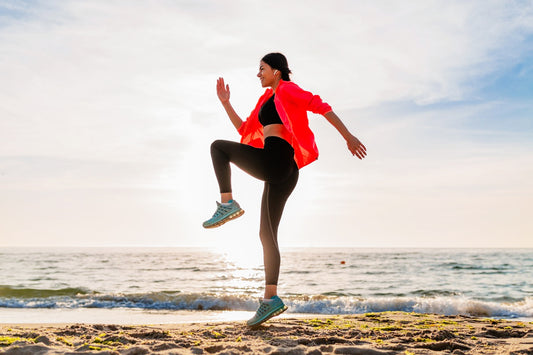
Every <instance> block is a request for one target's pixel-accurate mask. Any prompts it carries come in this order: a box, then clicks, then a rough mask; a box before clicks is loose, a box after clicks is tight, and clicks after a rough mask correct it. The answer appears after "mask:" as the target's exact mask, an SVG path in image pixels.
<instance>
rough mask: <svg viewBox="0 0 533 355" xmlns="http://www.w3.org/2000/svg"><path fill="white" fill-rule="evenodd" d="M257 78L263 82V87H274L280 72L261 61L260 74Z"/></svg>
mask: <svg viewBox="0 0 533 355" xmlns="http://www.w3.org/2000/svg"><path fill="white" fill-rule="evenodd" d="M257 77H258V78H259V80H261V86H262V87H264V88H265V87H268V86H273V85H274V84H275V83H276V81H277V78H278V77H279V71H278V70H276V69H272V67H271V66H270V65H268V64H267V63H265V62H263V61H261V62H259V73H257Z"/></svg>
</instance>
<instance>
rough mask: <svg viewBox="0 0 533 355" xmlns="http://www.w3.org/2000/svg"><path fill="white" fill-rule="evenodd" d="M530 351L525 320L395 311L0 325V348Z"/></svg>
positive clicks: (532, 325)
mask: <svg viewBox="0 0 533 355" xmlns="http://www.w3.org/2000/svg"><path fill="white" fill-rule="evenodd" d="M154 353H155V354H290V355H299V354H309V355H318V354H364V355H366V354H368V355H373V354H456V355H459V354H533V322H518V321H507V320H494V319H482V318H474V317H465V316H441V315H432V314H414V313H403V312H385V313H369V314H362V315H343V316H321V317H318V318H303V319H302V318H281V319H279V318H278V319H276V318H274V319H272V320H270V321H269V322H267V323H265V324H264V325H262V326H260V327H259V328H257V329H250V328H248V327H246V325H245V324H244V322H210V323H202V324H199V323H196V324H162V325H112V324H0V354H127V355H136V354H154Z"/></svg>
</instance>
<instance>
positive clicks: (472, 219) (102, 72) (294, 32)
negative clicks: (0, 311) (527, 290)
mask: <svg viewBox="0 0 533 355" xmlns="http://www.w3.org/2000/svg"><path fill="white" fill-rule="evenodd" d="M269 52H282V53H284V54H285V55H286V56H287V58H288V61H289V66H290V67H291V70H292V72H293V75H292V80H293V81H294V82H296V83H297V84H298V85H300V86H301V87H302V88H304V89H306V90H309V91H311V92H313V93H315V94H318V95H320V96H321V97H322V98H323V99H324V101H326V102H328V103H329V104H330V105H331V106H332V107H333V109H334V111H335V112H336V113H337V114H338V115H339V116H340V118H341V119H342V120H343V122H344V123H345V124H346V126H347V127H348V128H349V129H350V131H351V132H352V133H353V134H354V135H356V136H357V137H358V138H359V139H360V140H361V141H362V142H363V143H364V144H365V145H366V147H367V150H368V156H367V158H365V159H364V160H363V161H360V160H358V159H357V158H354V157H352V155H351V154H350V153H349V151H348V149H347V147H346V144H345V142H344V141H343V139H342V137H341V136H340V134H339V133H338V132H336V131H335V129H334V128H333V127H332V126H331V125H329V123H327V121H326V120H325V119H324V118H323V117H321V116H319V115H315V114H312V113H310V114H309V118H310V125H311V128H312V130H313V131H314V133H315V136H316V140H317V145H318V147H319V150H320V157H319V159H318V160H317V161H316V162H314V163H312V164H311V165H309V166H306V167H304V168H303V169H302V170H301V171H300V179H299V182H298V185H297V187H296V189H295V191H294V192H293V194H292V195H291V197H290V198H289V201H288V203H287V205H286V208H285V211H284V215H283V218H282V221H281V225H280V230H279V244H280V246H281V247H282V248H284V247H361V248H362V247H375V248H395V247H403V248H415V247H418V248H427V247H437V248H444V247H475V248H503V247H513V248H532V247H533V218H532V217H533V203H532V201H533V100H531V97H533V2H532V1H490V0H489V1H486V0H483V1H461V0H458V1H453V0H446V1H431V0H422V1H409V2H401V1H340V0H339V1H316V0H294V1H281V0H273V1H268V2H264V1H255V0H240V1H238V0H225V1H218V0H177V1H165V0H154V1H135V0H130V1H112V0H111V1H110V0H91V1H71V0H61V1H59V0H58V1H54V0H43V1H38V0H26V1H10V0H2V1H0V82H1V85H0V246H4V247H9V246H22V247H30V246H31V247H42V246H51V247H57V246H84V247H85V246H157V247H178V246H199V247H212V248H222V247H224V248H241V247H243V248H250V250H258V248H260V243H259V237H258V231H259V209H260V200H261V193H262V187H263V183H262V182H260V181H257V180H254V179H253V178H252V177H250V176H248V175H247V174H245V173H243V172H241V171H239V170H238V169H237V168H234V169H233V192H234V197H235V199H236V200H237V201H239V203H240V204H241V206H242V207H243V208H244V210H245V211H246V213H245V214H244V216H243V217H241V218H240V219H239V220H237V221H235V222H231V223H228V224H226V225H224V226H223V227H221V228H218V229H214V230H204V229H203V228H202V227H201V223H202V222H203V221H204V220H206V219H208V218H209V217H211V215H212V214H213V212H214V211H215V208H216V206H215V201H216V200H218V199H219V194H218V186H217V183H216V179H215V176H214V173H213V168H212V165H211V159H210V155H209V146H210V144H211V142H212V141H213V140H215V139H229V140H234V141H238V140H239V136H238V134H237V132H236V131H235V129H234V128H233V126H232V125H231V123H230V121H229V119H228V117H227V116H226V114H225V112H224V110H223V108H222V106H221V104H220V102H219V101H218V99H217V96H216V90H215V84H216V79H217V78H218V77H219V76H222V77H224V79H225V80H226V82H227V83H228V84H229V85H230V89H231V102H232V104H233V106H234V108H235V109H236V111H237V112H238V113H239V115H240V116H241V117H242V118H243V119H244V118H246V117H247V116H248V115H249V113H250V112H251V110H252V109H253V107H254V106H255V104H256V102H257V99H258V97H259V96H260V95H261V94H262V92H263V91H264V89H263V88H261V85H260V83H259V80H258V78H257V77H256V74H257V71H258V66H259V60H260V59H261V57H262V56H263V55H265V54H267V53H269Z"/></svg>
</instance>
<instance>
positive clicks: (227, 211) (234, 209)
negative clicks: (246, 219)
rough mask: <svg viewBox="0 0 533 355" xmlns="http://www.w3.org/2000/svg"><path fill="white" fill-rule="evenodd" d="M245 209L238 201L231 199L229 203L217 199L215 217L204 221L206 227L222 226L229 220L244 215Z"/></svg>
mask: <svg viewBox="0 0 533 355" xmlns="http://www.w3.org/2000/svg"><path fill="white" fill-rule="evenodd" d="M243 213H244V210H243V209H242V208H241V206H239V204H238V203H237V201H235V200H230V201H228V202H227V203H220V202H218V201H217V210H216V211H215V214H214V215H213V217H211V218H210V219H208V220H207V221H205V222H204V223H203V226H204V228H215V227H220V226H221V225H223V224H224V223H226V222H227V221H229V220H232V219H235V218H237V217H240V216H242V214H243Z"/></svg>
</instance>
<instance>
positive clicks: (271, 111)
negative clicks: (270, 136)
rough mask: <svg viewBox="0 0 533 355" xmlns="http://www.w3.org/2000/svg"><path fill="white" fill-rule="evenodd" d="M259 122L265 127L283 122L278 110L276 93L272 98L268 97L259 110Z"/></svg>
mask: <svg viewBox="0 0 533 355" xmlns="http://www.w3.org/2000/svg"><path fill="white" fill-rule="evenodd" d="M259 122H260V123H261V124H262V125H263V127H265V126H268V125H270V124H277V123H280V124H282V123H283V122H281V118H280V117H279V114H278V111H276V105H275V104H274V95H272V96H271V97H270V99H268V100H267V101H266V102H265V103H264V104H263V106H261V109H260V110H259Z"/></svg>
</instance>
